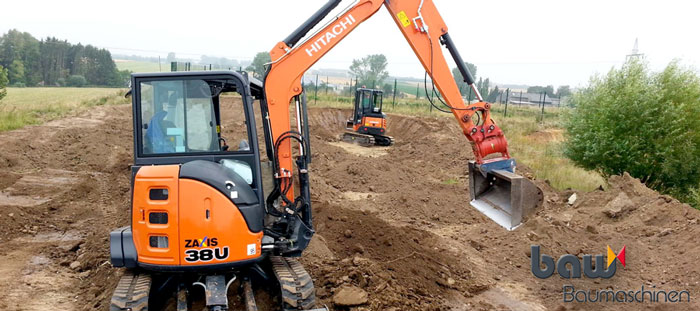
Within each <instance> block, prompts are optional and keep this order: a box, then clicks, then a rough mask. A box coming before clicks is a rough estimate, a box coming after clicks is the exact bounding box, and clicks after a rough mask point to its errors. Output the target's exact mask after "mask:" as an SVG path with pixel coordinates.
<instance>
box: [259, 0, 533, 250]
mask: <svg viewBox="0 0 700 311" xmlns="http://www.w3.org/2000/svg"><path fill="white" fill-rule="evenodd" d="M340 2H341V0H331V1H329V2H328V3H327V4H326V5H324V6H323V7H322V8H321V9H320V10H319V11H318V12H316V13H315V14H314V15H313V16H312V17H311V18H310V19H309V20H307V21H306V22H305V23H304V24H302V25H301V26H300V27H299V28H298V29H296V30H295V31H294V32H293V33H292V34H291V35H290V36H288V37H287V38H286V39H284V40H283V41H281V42H279V43H277V44H276V45H275V47H274V48H273V49H272V50H271V51H270V58H271V63H270V64H269V68H268V71H267V74H266V76H265V79H264V93H265V98H264V101H263V104H262V107H263V113H265V114H266V119H267V120H268V121H267V124H266V130H267V131H266V132H267V134H268V135H267V137H266V140H267V143H268V156H269V157H270V159H271V160H272V161H273V162H274V163H275V165H274V168H275V179H276V185H277V186H276V188H275V190H274V191H273V193H272V195H271V196H270V197H269V198H268V209H273V207H274V206H273V202H274V201H276V202H280V201H281V205H282V208H281V210H286V211H287V212H288V214H294V213H300V215H299V216H298V217H297V219H299V220H301V221H302V222H303V223H302V224H293V225H292V226H290V227H289V228H288V230H289V232H290V233H291V232H294V230H295V229H294V228H297V229H300V230H301V232H295V233H292V234H290V235H289V236H290V239H292V240H293V241H295V242H296V245H297V247H296V248H295V247H293V248H291V250H290V252H295V251H297V250H302V249H303V248H304V247H305V243H308V240H310V238H311V235H312V234H313V227H312V223H311V216H310V215H311V207H310V195H309V190H308V176H307V174H308V162H309V161H310V157H309V152H310V150H309V149H310V148H309V144H308V141H307V140H308V138H307V137H308V135H304V128H305V124H303V123H304V121H305V120H303V119H304V118H303V115H304V114H303V112H304V111H303V110H304V107H305V105H304V98H303V96H302V92H303V88H302V77H303V75H304V73H305V72H306V71H307V70H308V69H310V68H311V66H313V65H314V64H315V63H316V62H317V61H319V60H320V59H321V58H322V57H323V56H324V55H326V53H328V52H329V51H330V50H331V49H333V48H334V47H335V46H336V45H337V44H338V43H340V41H342V40H343V39H344V38H345V37H346V36H348V35H349V34H350V33H351V32H352V31H353V30H354V29H355V28H356V27H358V26H359V25H360V24H361V23H362V22H364V21H365V20H367V19H369V18H370V17H372V16H373V15H374V14H375V13H376V12H377V11H378V10H379V9H380V8H381V7H382V6H385V7H386V8H387V9H388V10H389V12H390V14H391V16H392V17H393V19H394V21H395V22H396V25H397V26H398V28H399V30H400V31H401V33H402V34H403V35H404V37H405V39H406V41H408V43H409V45H410V46H411V48H412V49H413V51H414V52H415V54H416V56H417V57H418V59H419V60H420V62H421V64H422V65H423V67H424V68H425V71H426V72H427V74H428V75H429V76H430V77H431V80H432V82H433V83H434V85H435V87H436V88H437V90H438V91H439V94H441V95H442V98H444V101H443V100H442V99H441V98H440V96H436V97H437V98H438V99H439V100H440V105H441V106H437V107H438V108H439V109H441V110H444V111H449V112H451V113H452V114H453V115H454V117H455V119H456V121H457V122H458V124H459V126H460V127H461V129H462V132H463V133H464V135H465V137H466V138H467V140H468V141H469V142H470V145H471V148H472V150H473V152H474V156H475V162H474V163H472V164H471V165H470V168H472V169H470V185H471V184H473V183H474V182H476V183H477V187H471V186H470V189H471V191H472V199H473V201H472V205H474V201H476V200H477V196H479V195H480V194H484V193H487V192H493V191H492V190H493V189H492V188H494V187H493V186H498V185H497V183H495V181H496V180H495V179H494V180H491V178H496V177H494V176H497V177H499V178H500V177H502V175H504V174H506V173H510V174H513V173H514V168H515V162H514V160H513V159H511V157H510V155H509V153H508V143H507V142H506V139H505V136H504V134H503V131H502V130H501V129H500V128H499V127H498V126H497V125H496V123H495V122H494V121H493V119H492V118H491V112H490V108H491V104H489V103H486V102H483V101H482V97H481V95H480V94H479V92H478V90H477V89H476V88H475V87H474V79H473V77H472V74H471V73H470V72H469V69H468V68H467V67H466V65H465V63H464V61H463V60H462V58H461V56H460V54H459V52H458V51H457V48H456V46H455V44H454V42H453V40H452V38H451V37H450V34H449V32H448V28H447V25H446V24H445V22H444V20H443V19H442V17H441V16H440V14H439V12H438V10H437V8H436V7H435V5H434V3H433V1H432V0H359V1H357V3H356V4H354V5H352V6H350V7H349V8H347V9H346V10H345V11H343V12H342V13H341V14H340V15H338V16H336V17H335V18H334V19H332V20H331V21H330V22H329V23H328V24H327V25H325V26H324V27H322V28H321V29H320V30H319V31H318V32H316V33H315V34H312V35H308V32H309V31H310V30H311V29H312V28H314V27H315V26H316V25H317V24H318V23H320V22H321V20H323V19H324V18H325V17H326V16H327V15H328V14H329V13H330V12H331V11H332V10H333V9H334V8H335V7H337V6H338V4H340ZM304 38H306V40H302V39H304ZM441 46H445V47H446V49H447V50H448V51H449V53H450V54H451V56H452V57H453V59H454V60H455V62H456V63H457V66H458V68H459V70H460V72H461V73H462V76H463V77H464V78H465V82H467V84H469V85H470V87H472V89H473V90H474V93H475V94H476V97H477V99H478V102H477V103H473V104H471V103H467V102H465V100H464V99H463V98H462V95H461V93H460V91H459V88H458V86H457V84H456V83H455V80H454V77H453V76H452V74H451V71H450V68H449V65H448V63H447V61H446V59H445V56H444V54H443V49H442V48H441ZM292 103H294V105H295V108H296V125H297V129H296V131H295V130H293V129H292V127H291V123H292V122H291V118H290V104H292ZM295 141H296V142H298V144H299V155H298V156H297V157H296V164H297V169H298V172H299V186H300V187H299V189H300V191H301V194H300V196H299V197H295V195H294V189H293V187H292V184H293V182H292V178H293V173H292V171H293V163H294V161H295V159H294V156H293V153H292V151H293V150H292V146H293V143H296V142H295ZM269 146H272V148H270V147H269ZM494 154H495V156H492V157H490V158H487V157H488V156H491V155H494ZM477 171H478V172H477ZM477 173H479V174H482V176H481V177H476V176H475V177H474V178H472V176H471V175H476V174H477ZM494 173H497V175H493V174H494ZM492 175H493V176H492ZM513 175H514V174H513ZM514 177H518V176H517V175H514ZM475 178H476V179H475ZM484 183H485V185H482V184H484ZM489 184H490V185H489ZM508 186H509V185H508ZM501 188H503V187H501ZM501 190H503V191H506V192H508V191H510V189H505V188H504V189H501ZM518 191H519V190H518ZM476 192H479V193H476ZM503 195H504V194H503V193H498V196H503ZM489 203H494V202H489ZM489 205H499V203H495V204H489ZM496 207H498V206H496ZM490 208H491V207H490ZM277 210H279V207H278V208H277ZM482 212H483V213H485V214H487V216H489V217H491V218H492V219H493V218H494V217H492V216H491V215H489V214H488V213H487V212H484V211H482ZM286 217H289V216H288V215H287V216H286ZM290 220H291V222H292V223H293V222H295V221H296V220H294V219H290ZM296 222H298V221H296ZM497 222H498V221H497ZM517 222H518V223H519V222H520V219H518V220H517ZM501 225H502V226H504V227H506V228H508V229H513V228H514V226H513V225H512V224H508V225H503V224H501ZM307 236H308V240H307V239H305V237H307ZM300 238H301V239H302V240H301V241H300V240H298V239H300Z"/></svg>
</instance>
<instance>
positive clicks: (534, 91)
mask: <svg viewBox="0 0 700 311" xmlns="http://www.w3.org/2000/svg"><path fill="white" fill-rule="evenodd" d="M527 92H528V93H532V94H540V93H542V92H547V96H554V86H553V85H547V86H531V87H529V88H527Z"/></svg>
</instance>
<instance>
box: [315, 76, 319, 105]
mask: <svg viewBox="0 0 700 311" xmlns="http://www.w3.org/2000/svg"><path fill="white" fill-rule="evenodd" d="M317 102H318V75H316V87H315V88H314V105H316V103H317Z"/></svg>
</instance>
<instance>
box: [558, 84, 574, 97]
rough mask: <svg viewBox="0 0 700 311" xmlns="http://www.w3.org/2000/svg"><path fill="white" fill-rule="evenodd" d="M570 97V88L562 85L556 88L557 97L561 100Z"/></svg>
mask: <svg viewBox="0 0 700 311" xmlns="http://www.w3.org/2000/svg"><path fill="white" fill-rule="evenodd" d="M565 96H571V88H570V87H569V86H568V85H562V86H559V87H558V88H557V97H559V98H562V97H565Z"/></svg>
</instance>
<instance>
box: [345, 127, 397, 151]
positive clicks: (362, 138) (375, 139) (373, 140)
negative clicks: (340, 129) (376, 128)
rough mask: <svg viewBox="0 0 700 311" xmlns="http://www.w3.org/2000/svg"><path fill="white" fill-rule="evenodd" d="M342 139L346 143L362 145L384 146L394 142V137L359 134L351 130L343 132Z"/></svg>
mask: <svg viewBox="0 0 700 311" xmlns="http://www.w3.org/2000/svg"><path fill="white" fill-rule="evenodd" d="M342 139H343V141H344V142H346V143H351V144H358V145H360V146H363V147H370V146H384V147H386V146H391V145H393V144H394V138H393V137H391V136H382V135H369V134H360V133H357V132H351V131H346V132H345V133H343V136H342Z"/></svg>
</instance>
